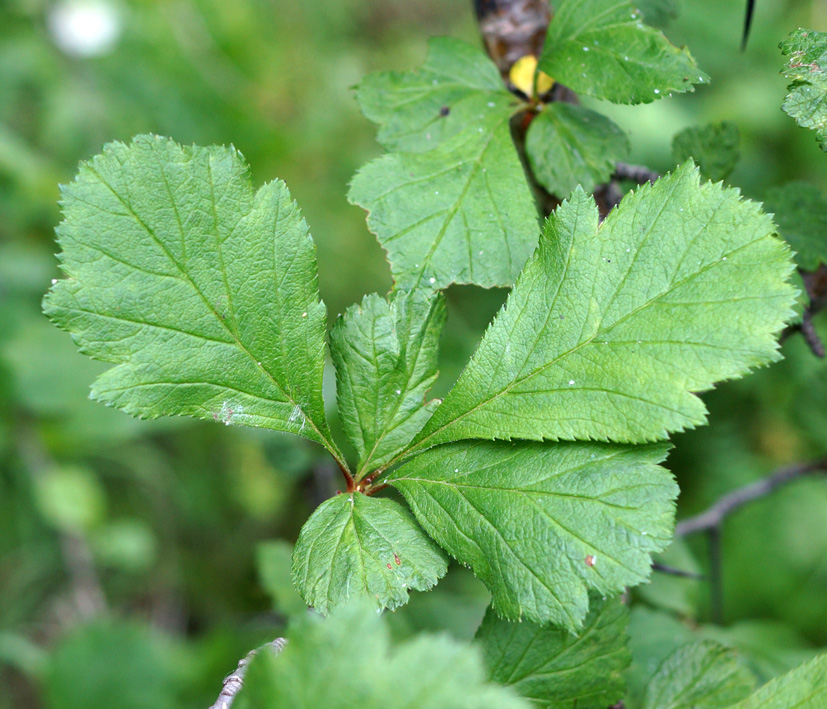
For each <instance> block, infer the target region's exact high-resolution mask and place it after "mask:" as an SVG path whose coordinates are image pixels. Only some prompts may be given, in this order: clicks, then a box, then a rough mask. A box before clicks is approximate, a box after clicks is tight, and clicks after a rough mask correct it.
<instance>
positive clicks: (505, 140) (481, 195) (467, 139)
mask: <svg viewBox="0 0 827 709" xmlns="http://www.w3.org/2000/svg"><path fill="white" fill-rule="evenodd" d="M489 103H490V104H491V106H490V107H487V108H486V111H487V113H485V114H483V115H482V116H481V117H480V118H479V120H478V121H476V122H475V123H473V124H471V125H468V126H467V127H466V128H465V130H464V131H462V132H460V133H458V134H456V135H455V136H454V137H452V138H451V139H450V140H447V141H445V142H444V143H442V144H441V145H439V146H438V147H437V148H435V149H433V150H430V151H429V152H427V153H391V154H389V155H385V156H383V157H381V158H378V159H376V160H374V161H372V162H370V163H368V164H367V165H365V166H364V167H363V168H362V169H361V170H359V172H358V173H357V174H356V176H355V177H354V178H353V182H352V184H351V186H350V192H349V194H348V199H349V200H350V201H351V202H352V203H353V204H358V205H359V206H361V207H363V208H364V209H366V210H367V211H368V219H367V221H368V227H369V228H370V230H371V231H372V232H373V233H374V234H376V237H377V239H378V240H379V243H380V244H381V245H382V246H383V247H384V248H385V250H386V251H387V252H388V259H389V261H390V264H391V272H392V274H393V278H394V280H395V281H396V284H397V286H398V287H400V288H404V289H409V290H413V289H414V288H416V287H417V286H420V285H424V286H425V287H431V288H433V289H441V288H446V287H447V286H448V285H450V284H451V283H475V284H477V285H480V286H484V287H491V286H502V285H510V284H511V283H513V282H514V279H515V278H516V277H517V274H518V273H519V272H520V270H521V269H522V267H523V265H524V264H525V261H526V259H527V258H528V256H529V255H530V254H531V251H532V249H533V248H534V246H535V245H536V243H537V234H538V226H537V208H536V206H535V204H534V200H533V197H532V195H531V192H530V190H529V188H528V184H527V183H526V180H525V174H524V172H523V167H522V165H521V164H520V159H519V157H518V156H517V151H516V149H515V147H514V143H513V141H512V139H511V131H510V129H509V120H510V118H511V114H512V113H513V107H512V100H511V98H509V97H508V96H496V97H494V98H493V99H492V100H491V101H490V102H489Z"/></svg>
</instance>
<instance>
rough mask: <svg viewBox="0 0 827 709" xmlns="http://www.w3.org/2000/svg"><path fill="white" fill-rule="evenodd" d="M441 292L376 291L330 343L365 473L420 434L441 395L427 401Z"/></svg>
mask: <svg viewBox="0 0 827 709" xmlns="http://www.w3.org/2000/svg"><path fill="white" fill-rule="evenodd" d="M444 324H445V301H444V299H443V298H442V296H441V295H432V294H430V292H429V291H422V290H417V291H413V292H412V293H406V292H404V291H396V292H395V293H394V294H393V295H392V296H391V299H390V301H388V300H385V299H384V298H381V297H379V296H378V295H368V296H365V298H364V299H363V301H362V304H361V306H353V307H351V308H349V309H348V310H347V312H345V314H344V316H343V317H342V318H341V319H340V320H339V321H338V322H337V323H336V326H335V327H334V328H333V332H332V333H331V336H330V348H331V352H332V355H333V362H334V364H335V365H336V372H337V381H338V387H337V395H338V399H339V412H340V414H341V417H342V425H343V427H344V429H345V433H346V434H347V436H348V438H349V439H350V442H351V443H352V444H353V446H354V448H356V451H357V453H358V454H359V465H358V469H357V477H359V476H361V475H362V474H363V473H365V472H367V471H368V470H372V469H374V468H378V467H380V466H382V465H384V464H385V463H387V462H388V461H389V460H390V459H391V458H393V456H394V455H395V454H397V453H398V452H399V451H401V450H403V449H404V448H405V447H406V446H407V445H408V444H409V443H410V442H411V441H412V440H413V438H414V436H415V435H416V434H417V433H419V431H420V429H421V428H422V427H423V426H424V425H425V422H426V421H427V420H428V419H429V418H430V416H431V414H432V413H433V412H434V410H435V409H436V407H437V405H438V402H436V401H429V402H428V403H425V395H426V393H427V391H428V389H430V387H431V385H432V384H433V382H434V379H436V375H437V371H436V365H437V354H438V346H439V336H440V334H441V332H442V327H443V325H444Z"/></svg>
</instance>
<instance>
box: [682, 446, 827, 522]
mask: <svg viewBox="0 0 827 709" xmlns="http://www.w3.org/2000/svg"><path fill="white" fill-rule="evenodd" d="M825 471H827V458H824V459H822V460H817V461H815V462H812V463H800V464H798V465H791V466H790V467H788V468H782V469H781V470H779V471H777V472H775V473H773V474H772V475H770V476H768V477H766V478H764V479H763V480H757V481H756V482H754V483H750V484H749V485H744V487H741V488H738V489H737V490H733V491H732V492H730V493H728V494H726V495H724V496H723V497H722V498H721V499H719V500H718V501H717V502H716V503H715V504H714V505H712V506H711V507H710V508H709V509H707V510H706V511H705V512H701V514H699V515H695V516H694V517H689V518H687V519H685V520H682V521H681V522H678V524H677V526H676V528H675V536H678V537H685V536H686V535H688V534H695V533H696V532H705V531H708V530H710V529H717V528H718V527H720V526H721V524H722V523H723V521H724V519H725V518H726V517H727V515H729V514H731V513H732V512H734V511H735V510H737V509H738V508H739V507H743V506H744V505H745V504H747V503H748V502H752V501H753V500H757V499H759V498H761V497H765V496H766V495H768V494H769V493H771V492H772V491H773V490H775V489H776V488H777V487H781V486H782V485H785V484H786V483H789V482H792V481H793V480H797V479H798V478H801V477H804V476H805V475H809V474H811V473H816V472H825Z"/></svg>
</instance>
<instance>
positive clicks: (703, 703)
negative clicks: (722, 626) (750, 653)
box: [643, 640, 755, 709]
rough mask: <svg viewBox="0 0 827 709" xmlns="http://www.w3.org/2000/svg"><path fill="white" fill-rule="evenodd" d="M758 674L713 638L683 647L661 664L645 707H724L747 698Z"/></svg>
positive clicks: (645, 700)
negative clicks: (712, 639)
mask: <svg viewBox="0 0 827 709" xmlns="http://www.w3.org/2000/svg"><path fill="white" fill-rule="evenodd" d="M753 687H755V677H753V675H752V673H751V672H750V671H749V670H748V669H747V668H746V666H745V665H744V664H743V663H742V662H741V660H740V659H739V657H738V655H737V653H736V652H735V651H734V650H733V649H731V648H728V647H724V646H723V645H719V644H718V643H715V642H712V641H710V640H705V641H702V642H696V643H691V644H689V645H684V646H682V647H679V648H678V649H677V650H675V651H674V652H673V653H671V654H670V655H669V656H668V657H667V658H666V659H665V660H664V661H663V662H662V663H661V665H660V667H659V668H658V670H657V672H656V673H655V674H654V676H653V677H652V679H651V680H650V681H649V684H648V685H647V687H646V694H645V696H644V701H643V709H693V707H705V708H708V709H717V708H719V707H720V709H723V708H724V707H729V706H731V705H732V704H733V703H734V702H738V701H740V700H741V699H743V698H744V697H746V696H747V695H748V694H749V693H750V691H752V689H753Z"/></svg>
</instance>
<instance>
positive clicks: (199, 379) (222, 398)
mask: <svg viewBox="0 0 827 709" xmlns="http://www.w3.org/2000/svg"><path fill="white" fill-rule="evenodd" d="M63 213H64V217H65V220H64V222H63V223H62V224H61V225H60V226H59V227H58V241H59V243H60V245H61V247H62V249H63V253H62V254H61V261H62V268H63V270H64V271H65V272H66V275H67V278H65V279H63V280H61V281H59V282H58V283H57V284H56V285H55V286H54V287H53V289H52V290H51V292H50V293H49V294H48V295H47V296H46V299H45V302H44V310H45V312H46V314H47V315H48V316H49V317H50V318H51V319H52V320H53V321H54V322H55V324H57V325H58V326H59V327H61V328H63V329H65V330H68V331H69V332H70V333H71V334H72V336H73V338H74V340H75V342H76V343H77V344H78V346H79V347H80V349H81V351H82V352H83V353H84V354H87V355H89V356H91V357H93V358H95V359H100V360H104V361H107V362H112V363H114V364H115V365H116V366H115V367H113V368H111V369H109V370H107V371H106V372H105V373H104V374H102V375H101V376H100V377H98V379H97V380H96V382H95V383H94V385H93V386H92V397H93V398H95V399H98V400H99V401H103V402H104V403H106V404H109V405H112V406H116V407H118V408H120V409H123V410H124V411H126V412H127V413H130V414H133V415H136V416H141V417H145V418H156V417H158V416H168V415H186V416H195V417H197V418H203V419H207V420H215V421H221V422H222V423H225V424H227V425H229V424H246V425H249V426H260V427H264V428H271V429H276V430H280V431H289V432H291V433H297V434H301V435H303V436H305V437H307V438H310V439H312V440H315V441H318V442H320V443H322V444H324V445H325V446H327V447H328V449H329V450H331V451H332V452H335V451H336V448H335V445H334V444H333V443H332V442H331V441H330V434H329V432H328V427H327V422H326V420H325V415H324V405H323V402H322V374H323V368H324V345H325V339H324V338H325V308H324V304H323V303H322V302H321V301H320V300H319V293H318V288H317V273H316V256H315V247H314V245H313V242H312V241H311V239H310V236H309V234H308V232H307V226H306V224H305V222H304V220H303V219H302V217H301V214H300V212H299V209H298V207H297V206H296V204H295V202H293V201H292V200H291V198H290V194H289V192H288V191H287V187H286V186H285V185H284V183H283V182H271V183H268V184H266V185H264V186H263V187H262V188H261V189H260V190H259V191H258V192H257V193H254V192H253V188H252V185H251V182H250V176H249V171H248V169H247V166H246V165H245V164H244V162H243V160H242V157H241V155H240V154H239V153H237V152H236V151H235V150H233V149H232V148H223V147H212V148H200V147H191V148H185V147H181V146H179V145H177V144H176V143H174V142H173V141H171V140H169V139H165V138H159V137H156V136H139V137H137V138H135V139H134V141H133V142H132V143H131V144H130V145H124V144H123V143H112V144H109V145H107V146H106V147H105V148H104V151H103V154H102V155H98V156H97V157H95V158H93V159H92V160H91V161H89V162H88V163H84V164H82V165H81V167H80V170H79V172H78V175H77V177H76V178H75V181H74V182H72V183H71V184H70V185H68V186H66V187H64V189H63ZM334 454H335V453H334Z"/></svg>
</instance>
